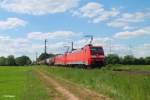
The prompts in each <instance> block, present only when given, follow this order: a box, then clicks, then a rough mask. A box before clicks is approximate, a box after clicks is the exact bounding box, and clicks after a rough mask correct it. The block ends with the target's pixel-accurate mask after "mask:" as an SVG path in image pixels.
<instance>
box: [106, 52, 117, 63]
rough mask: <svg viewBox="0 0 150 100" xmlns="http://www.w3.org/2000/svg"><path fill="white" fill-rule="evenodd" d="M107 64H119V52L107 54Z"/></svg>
mask: <svg viewBox="0 0 150 100" xmlns="http://www.w3.org/2000/svg"><path fill="white" fill-rule="evenodd" d="M105 61H106V64H119V63H120V58H119V56H118V55H117V54H109V55H108V56H106V59H105Z"/></svg>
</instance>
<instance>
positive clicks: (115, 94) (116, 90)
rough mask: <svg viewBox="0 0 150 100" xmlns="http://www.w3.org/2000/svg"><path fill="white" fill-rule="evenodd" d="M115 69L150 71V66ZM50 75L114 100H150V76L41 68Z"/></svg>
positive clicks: (95, 70)
mask: <svg viewBox="0 0 150 100" xmlns="http://www.w3.org/2000/svg"><path fill="white" fill-rule="evenodd" d="M114 68H122V69H124V68H125V69H133V70H135V69H136V70H150V66H120V67H115V66H113V69H114ZM40 69H41V70H44V71H46V72H47V73H49V74H50V75H54V76H57V77H61V78H63V79H66V80H70V81H72V82H74V83H76V84H79V85H81V86H83V87H87V88H89V89H92V90H95V91H97V92H99V93H102V94H104V95H106V96H109V97H111V98H113V99H114V100H150V75H142V74H129V73H122V72H114V71H112V70H108V69H110V68H108V69H105V68H104V69H103V70H99V69H93V70H85V69H71V68H58V67H57V68H56V67H55V68H50V67H40Z"/></svg>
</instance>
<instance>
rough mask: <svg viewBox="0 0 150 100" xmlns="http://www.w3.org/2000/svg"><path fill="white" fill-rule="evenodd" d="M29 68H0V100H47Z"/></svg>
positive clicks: (39, 82)
mask: <svg viewBox="0 0 150 100" xmlns="http://www.w3.org/2000/svg"><path fill="white" fill-rule="evenodd" d="M49 98H50V97H49V96H48V94H47V92H46V90H45V88H44V86H43V84H42V83H41V81H40V80H39V79H38V78H37V77H36V76H35V74H34V73H33V72H32V68H31V67H0V100H49Z"/></svg>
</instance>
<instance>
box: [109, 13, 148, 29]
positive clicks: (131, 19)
mask: <svg viewBox="0 0 150 100" xmlns="http://www.w3.org/2000/svg"><path fill="white" fill-rule="evenodd" d="M149 18H150V16H149V13H147V12H146V13H144V12H136V13H124V14H122V15H121V16H120V17H118V18H117V19H114V20H112V21H111V22H109V23H107V25H108V26H110V27H116V28H123V29H129V28H130V27H129V25H130V24H132V23H137V22H142V21H144V20H145V19H149Z"/></svg>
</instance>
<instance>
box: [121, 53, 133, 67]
mask: <svg viewBox="0 0 150 100" xmlns="http://www.w3.org/2000/svg"><path fill="white" fill-rule="evenodd" d="M134 63H135V58H134V57H133V56H132V55H127V56H124V59H123V64H125V65H128V64H129V65H132V64H134Z"/></svg>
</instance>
